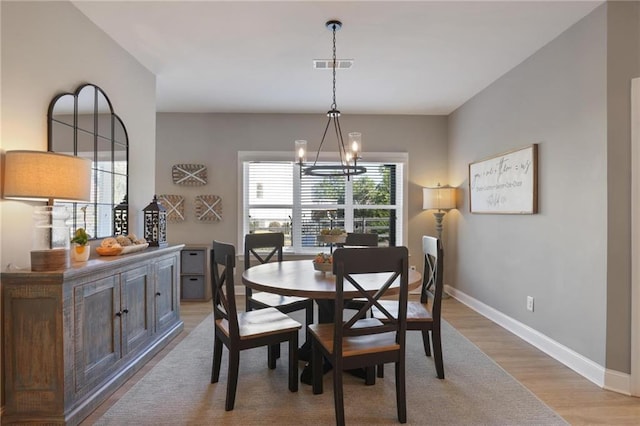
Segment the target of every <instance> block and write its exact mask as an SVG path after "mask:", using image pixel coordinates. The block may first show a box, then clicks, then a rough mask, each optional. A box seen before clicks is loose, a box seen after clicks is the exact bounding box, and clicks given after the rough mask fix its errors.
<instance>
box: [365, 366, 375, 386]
mask: <svg viewBox="0 0 640 426" xmlns="http://www.w3.org/2000/svg"><path fill="white" fill-rule="evenodd" d="M364 372H365V375H364V384H365V385H367V386H373V385H375V384H376V367H375V366H372V367H365V369H364Z"/></svg>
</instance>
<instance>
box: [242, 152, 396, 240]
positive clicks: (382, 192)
mask: <svg viewBox="0 0 640 426" xmlns="http://www.w3.org/2000/svg"><path fill="white" fill-rule="evenodd" d="M248 167H249V179H248V182H245V190H246V191H249V194H248V195H249V205H248V211H249V230H248V232H284V234H285V240H286V244H287V245H291V246H293V247H294V249H296V248H297V250H302V251H304V250H309V251H310V250H312V249H313V250H315V251H318V248H320V249H321V248H322V247H324V246H325V244H324V243H321V242H319V241H318V238H317V237H318V235H319V234H320V232H321V231H322V230H323V229H334V228H341V229H345V230H347V231H349V232H358V233H376V234H378V235H379V244H380V245H382V246H386V245H395V244H396V215H397V212H398V211H399V208H401V206H398V205H396V203H398V200H397V199H396V194H397V191H398V188H397V187H396V186H397V185H396V181H397V179H396V172H397V165H395V164H381V163H371V164H366V167H367V172H366V173H365V174H362V175H358V176H352V177H351V178H350V179H346V178H345V177H343V176H329V177H328V176H322V177H320V176H304V175H303V176H301V177H300V178H299V179H294V178H293V177H294V173H292V172H291V169H292V168H293V166H292V165H291V163H287V162H270V163H265V162H260V163H257V162H255V163H254V162H248ZM284 168H286V169H287V170H286V171H285V170H284ZM295 173H297V171H296V172H295ZM277 180H278V182H276V181H277ZM294 194H295V195H294ZM294 200H295V201H294ZM296 203H297V204H296Z"/></svg>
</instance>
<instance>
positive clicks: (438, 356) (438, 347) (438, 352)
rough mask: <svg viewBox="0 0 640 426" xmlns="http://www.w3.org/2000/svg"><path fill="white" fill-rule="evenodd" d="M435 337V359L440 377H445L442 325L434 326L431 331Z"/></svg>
mask: <svg viewBox="0 0 640 426" xmlns="http://www.w3.org/2000/svg"><path fill="white" fill-rule="evenodd" d="M431 335H432V337H433V361H434V363H435V364H436V373H437V374H438V379H441V380H442V379H444V363H443V362H442V336H441V334H440V327H434V328H433V330H432V331H431Z"/></svg>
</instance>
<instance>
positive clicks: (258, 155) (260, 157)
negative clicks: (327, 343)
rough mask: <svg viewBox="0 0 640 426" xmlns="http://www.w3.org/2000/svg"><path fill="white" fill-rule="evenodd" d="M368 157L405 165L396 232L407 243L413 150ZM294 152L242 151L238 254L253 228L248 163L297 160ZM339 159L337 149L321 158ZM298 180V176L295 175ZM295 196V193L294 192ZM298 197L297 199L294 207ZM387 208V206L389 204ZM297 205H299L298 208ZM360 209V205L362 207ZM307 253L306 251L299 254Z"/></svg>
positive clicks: (382, 153) (324, 153)
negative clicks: (246, 186)
mask: <svg viewBox="0 0 640 426" xmlns="http://www.w3.org/2000/svg"><path fill="white" fill-rule="evenodd" d="M313 156H314V157H313V158H311V159H310V158H307V161H313V160H314V159H315V153H313ZM364 157H365V158H364V160H363V161H366V162H369V161H371V162H381V163H382V162H390V163H399V164H402V165H403V167H402V215H401V216H400V217H398V224H397V225H398V229H399V230H400V232H397V233H396V235H397V236H399V237H400V238H401V239H400V240H399V241H397V244H398V245H406V241H408V236H409V231H408V224H409V212H408V208H407V207H408V203H407V201H408V199H409V153H407V152H368V151H367V152H366V153H365V154H364ZM293 158H294V152H293V150H291V151H238V167H237V170H238V180H237V182H238V188H237V191H238V194H240V196H239V197H238V213H239V215H241V216H242V217H241V220H239V221H238V229H237V230H236V231H237V241H238V243H237V245H236V247H237V249H236V253H237V254H238V255H239V256H242V254H243V253H244V230H245V229H248V228H249V224H248V220H249V219H248V218H247V217H246V215H245V214H244V211H245V206H246V205H247V204H248V203H249V200H248V198H247V197H248V194H246V193H245V191H244V182H245V179H246V178H247V176H246V175H245V170H244V162H246V161H294V160H293ZM336 158H338V153H337V152H321V153H320V157H319V158H318V161H332V160H334V159H336ZM294 179H295V177H294ZM294 197H295V195H294ZM295 205H296V200H295V199H294V206H295ZM385 207H386V206H385ZM294 208H295V207H294ZM359 208H360V207H359ZM362 208H376V207H375V206H362ZM297 254H304V253H297Z"/></svg>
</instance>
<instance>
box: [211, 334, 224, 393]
mask: <svg viewBox="0 0 640 426" xmlns="http://www.w3.org/2000/svg"><path fill="white" fill-rule="evenodd" d="M221 361H222V340H220V339H219V338H218V336H215V337H214V339H213V360H212V365H211V383H218V378H220V362H221Z"/></svg>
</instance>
